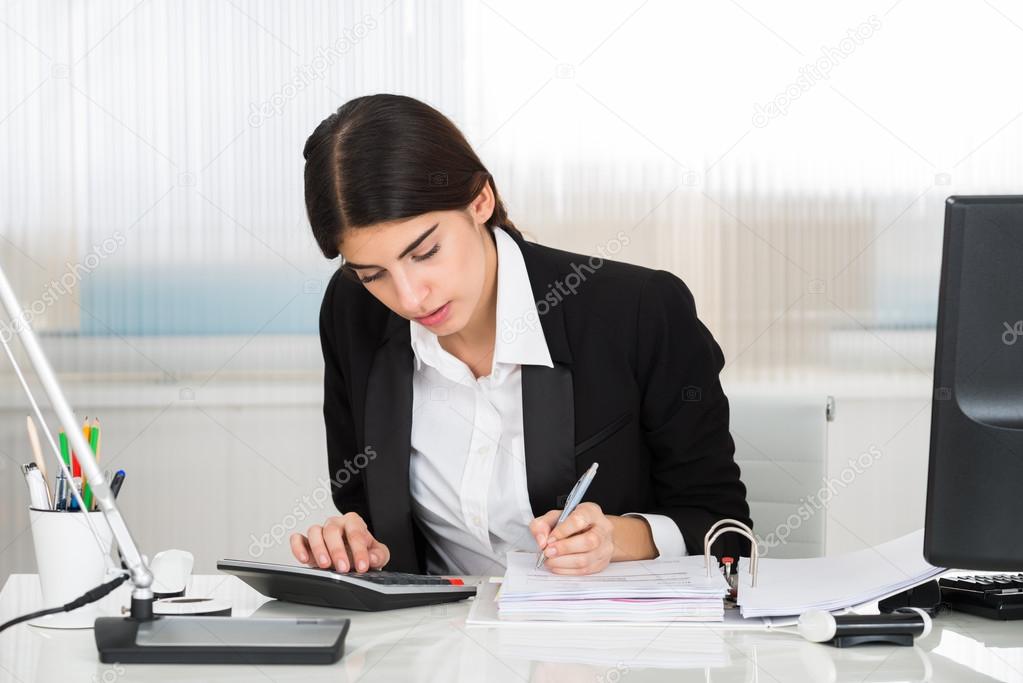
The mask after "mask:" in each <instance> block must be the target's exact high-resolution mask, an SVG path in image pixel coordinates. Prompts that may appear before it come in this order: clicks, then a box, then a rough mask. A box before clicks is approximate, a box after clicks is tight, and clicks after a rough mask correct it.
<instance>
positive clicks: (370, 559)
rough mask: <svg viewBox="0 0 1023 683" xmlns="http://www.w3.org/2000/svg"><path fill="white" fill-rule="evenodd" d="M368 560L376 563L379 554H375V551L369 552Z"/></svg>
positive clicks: (378, 560)
mask: <svg viewBox="0 0 1023 683" xmlns="http://www.w3.org/2000/svg"><path fill="white" fill-rule="evenodd" d="M369 561H370V562H372V563H373V564H378V563H379V562H380V556H379V555H377V554H376V553H370V554H369Z"/></svg>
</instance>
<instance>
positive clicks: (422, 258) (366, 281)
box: [359, 242, 440, 285]
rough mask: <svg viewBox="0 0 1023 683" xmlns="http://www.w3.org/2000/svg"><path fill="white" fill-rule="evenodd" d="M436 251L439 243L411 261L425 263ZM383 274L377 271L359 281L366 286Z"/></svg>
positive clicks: (438, 248)
mask: <svg viewBox="0 0 1023 683" xmlns="http://www.w3.org/2000/svg"><path fill="white" fill-rule="evenodd" d="M438 251H440V243H439V242H438V243H437V244H435V245H433V248H432V249H430V251H428V252H426V253H425V254H423V255H422V256H413V257H412V260H413V261H425V260H426V259H428V258H430V257H432V256H433V255H434V254H436V253H437V252H438ZM383 274H384V271H382V270H381V271H379V272H377V273H373V274H372V275H367V276H366V277H363V278H359V280H360V281H361V282H362V284H364V285H368V284H369V283H371V282H374V281H376V280H379V279H380V278H381V277H382V276H383Z"/></svg>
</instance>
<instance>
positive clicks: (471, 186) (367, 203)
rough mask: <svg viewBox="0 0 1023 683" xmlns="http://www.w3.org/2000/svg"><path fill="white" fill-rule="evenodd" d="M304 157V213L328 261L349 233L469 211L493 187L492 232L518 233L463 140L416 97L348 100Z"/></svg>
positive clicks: (312, 140)
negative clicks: (498, 228)
mask: <svg viewBox="0 0 1023 683" xmlns="http://www.w3.org/2000/svg"><path fill="white" fill-rule="evenodd" d="M302 154H303V156H304V157H305V204H306V211H307V213H308V215H309V223H310V225H311V226H312V229H313V235H314V236H315V237H316V242H317V244H319V246H320V250H321V251H322V252H323V255H324V256H326V257H327V258H330V259H332V258H335V257H336V256H338V253H339V252H338V245H339V243H340V238H341V235H342V233H343V232H344V231H345V230H348V229H350V228H359V227H365V226H368V225H374V224H376V223H383V222H388V221H394V220H400V219H402V218H410V217H412V216H418V215H421V214H424V213H428V212H430V211H447V210H451V209H464V208H466V207H468V206H469V204H470V202H472V200H473V199H475V198H476V196H477V195H478V194H479V193H480V191H481V190H482V189H483V187H484V185H485V184H486V183H488V182H489V183H490V189H491V190H492V191H493V193H494V198H495V200H496V203H495V206H494V213H493V215H492V216H491V217H490V220H488V221H487V223H486V225H487V227H488V228H490V229H491V230H493V229H494V227H495V226H498V225H499V226H501V227H503V228H505V229H507V230H508V231H509V232H513V233H515V234H517V235H518V234H519V232H518V230H517V229H516V228H515V226H514V225H513V224H512V222H511V221H510V220H509V218H508V213H507V211H505V208H504V204H503V203H502V202H501V197H500V195H499V194H498V193H497V186H496V185H495V184H494V178H493V176H491V175H490V172H489V171H487V169H486V167H484V166H483V163H482V162H481V161H480V159H479V157H478V156H476V153H475V152H474V151H473V149H472V147H470V146H469V143H468V142H467V141H466V139H465V136H464V135H462V133H461V131H459V130H458V128H457V127H455V125H454V124H453V123H452V122H451V121H450V120H449V119H448V118H447V117H446V116H444V115H443V114H441V113H440V112H439V111H437V110H436V109H434V108H433V107H431V106H430V105H428V104H426V103H424V102H420V101H419V100H416V99H413V98H411V97H405V96H402V95H389V94H380V95H367V96H365V97H357V98H355V99H353V100H350V101H348V102H346V103H345V104H343V105H342V106H341V107H340V108H339V109H338V110H337V111H336V112H334V113H333V114H331V115H330V116H328V117H327V118H326V119H324V120H323V122H322V123H320V125H318V126H317V127H316V130H315V131H313V134H312V135H310V136H309V139H308V140H306V143H305V149H304V150H303V152H302Z"/></svg>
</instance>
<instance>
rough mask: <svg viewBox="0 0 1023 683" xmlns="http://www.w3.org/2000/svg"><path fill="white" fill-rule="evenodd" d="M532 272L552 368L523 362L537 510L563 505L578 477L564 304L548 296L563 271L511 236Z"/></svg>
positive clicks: (526, 437)
mask: <svg viewBox="0 0 1023 683" xmlns="http://www.w3.org/2000/svg"><path fill="white" fill-rule="evenodd" d="M512 237H513V238H514V239H515V242H516V243H517V244H518V245H519V249H520V250H521V251H522V259H523V261H525V264H526V272H527V273H529V284H530V287H531V288H532V290H533V300H534V301H536V302H537V313H538V314H539V317H540V326H541V327H542V328H543V334H544V339H545V340H546V342H547V348H548V350H549V351H550V354H551V360H552V361H554V367H553V368H548V367H546V366H543V365H524V366H522V429H523V443H524V447H525V454H526V455H525V457H526V487H527V489H528V490H529V503H530V506H531V507H532V509H533V514H534V515H536V516H540V515H542V514H544V513H545V512H547V511H548V510H553V509H558V508H562V507H564V504H565V496H567V495H568V493H569V492H570V491H571V490H572V486H574V485H575V482H576V479H577V478H578V476H577V474H576V468H575V394H574V393H573V388H572V365H571V363H572V354H571V351H570V350H569V345H568V335H567V334H566V331H565V319H564V308H563V305H558V304H560V303H561V302H557V303H552V302H550V301H547V300H546V299H545V297H546V296H547V294H548V292H549V291H550V289H549V287H550V285H552V284H555V283H556V282H557V281H558V279H559V278H560V277H563V275H560V274H559V273H558V272H557V270H556V269H555V268H553V267H552V266H551V265H550V264H549V263H548V262H547V261H546V260H545V259H544V258H543V257H542V254H541V253H540V252H538V251H537V250H536V249H535V245H534V244H533V243H531V242H526V241H525V240H523V239H522V238H520V237H517V236H516V235H514V234H512Z"/></svg>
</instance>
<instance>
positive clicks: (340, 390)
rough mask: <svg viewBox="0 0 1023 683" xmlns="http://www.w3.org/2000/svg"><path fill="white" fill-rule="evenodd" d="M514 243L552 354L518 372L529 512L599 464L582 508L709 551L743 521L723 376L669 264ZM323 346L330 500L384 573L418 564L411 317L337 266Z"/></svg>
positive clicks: (551, 503)
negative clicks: (375, 552)
mask: <svg viewBox="0 0 1023 683" xmlns="http://www.w3.org/2000/svg"><path fill="white" fill-rule="evenodd" d="M515 241H516V243H517V244H518V246H519V248H520V249H521V250H522V256H523V259H524V260H525V264H526V270H527V272H528V274H529V281H530V284H531V286H532V290H533V295H534V298H535V300H536V301H537V309H538V312H539V313H540V314H541V315H540V322H541V326H542V328H543V333H544V336H545V337H546V340H547V346H548V348H549V350H550V355H551V359H552V360H553V361H554V367H553V368H547V367H544V366H531V365H527V366H523V367H522V403H523V430H524V442H525V455H526V479H527V486H528V489H529V501H530V503H531V505H532V508H533V513H534V514H535V515H541V514H543V513H545V512H547V511H548V510H551V509H554V508H560V507H562V505H563V502H564V499H565V496H566V495H567V494H568V492H569V491H570V490H571V489H572V486H573V485H574V484H575V482H576V480H577V479H578V478H579V477H580V476H581V475H582V473H583V472H584V471H585V470H586V469H587V468H588V467H589V466H590V465H591V464H592V463H593V462H599V463H600V471H599V472H598V474H597V476H596V478H595V479H594V480H593V483H592V484H591V486H590V489H589V491H588V492H587V494H586V497H585V500H588V501H593V502H595V503H597V504H598V505H600V507H601V508H602V509H603V511H604V512H605V513H606V514H623V513H626V512H644V513H656V514H661V515H666V516H668V517H670V518H671V519H673V520H674V521H675V523H676V524H678V527H679V529H680V530H681V531H682V536H683V538H684V539H685V543H686V548H687V549H688V552H689V553H690V554H694V555H695V554H702V553H703V537H704V534H705V533H706V532H707V529H708V528H709V527H710V525H711V524H713V523H714V522H715V521H717V520H719V519H722V518H726V517H731V518H735V519H738V520H740V521H743V522H745V523H746V524H749V525H751V526H752V520H751V519H750V517H749V506H748V505H747V503H746V487H745V486H744V485H743V483H742V481H740V479H739V467H738V466H737V465H736V464H735V459H734V453H735V444H734V442H733V441H732V437H731V435H730V434H729V432H728V399H727V398H726V397H725V394H724V392H723V391H722V389H721V384H720V382H719V380H718V373H719V372H720V370H721V368H722V367H723V365H724V356H723V354H722V352H721V349H720V347H719V346H718V344H717V343H716V342H715V341H714V338H713V336H712V335H711V333H710V332H709V331H708V330H707V328H706V327H704V325H703V323H701V322H700V321H699V320H698V319H697V316H696V307H695V305H694V302H693V296H692V294H691V293H690V292H689V289H688V288H687V287H686V285H685V284H684V283H683V282H682V281H681V280H680V279H679V278H677V277H676V276H674V275H672V274H671V273H668V272H665V271H661V270H651V269H649V268H643V267H640V266H635V265H630V264H626V263H619V262H614V261H609V260H603V261H601V260H600V258H599V257H588V256H583V255H580V254H573V253H570V252H567V251H561V250H558V249H552V248H550V247H545V246H541V245H539V244H536V243H533V242H527V241H525V240H523V239H521V238H519V237H517V236H516V237H515ZM571 289H574V290H575V293H574V294H572V293H571ZM320 340H321V344H322V348H323V359H324V363H325V370H324V401H323V416H324V419H325V421H326V429H327V459H328V464H329V467H330V476H331V478H332V481H333V485H332V493H333V499H334V503H335V505H336V506H337V509H338V510H339V511H341V512H357V513H359V514H360V515H362V517H363V518H364V519H365V520H366V522H367V524H368V525H369V528H370V530H371V532H372V533H373V535H374V536H376V538H378V539H379V540H380V541H381V542H383V543H385V544H387V546H388V547H389V549H390V551H391V562H390V564H389V565H388V568H390V569H393V570H395V571H412V572H422V571H425V562H424V557H425V544H426V541H425V538H424V537H423V535H422V533H421V532H420V531H419V528H418V526H417V524H416V523H415V520H414V519H413V512H412V504H411V494H410V493H409V458H410V451H411V445H410V438H411V437H410V435H411V429H412V373H413V363H414V358H413V353H412V349H411V346H410V342H409V321H408V320H406V319H404V318H402V317H401V316H398V315H397V314H395V313H393V312H392V311H390V309H388V308H387V307H386V306H384V305H383V304H382V303H380V302H379V301H377V300H376V299H375V298H374V297H373V296H372V295H371V294H370V293H369V292H368V291H366V289H365V288H364V287H363V285H362V284H361V283H359V282H356V281H354V280H353V279H351V278H347V277H343V276H342V273H341V271H340V270H339V271H338V272H337V273H335V275H334V277H333V278H332V279H331V281H330V284H329V285H328V287H327V291H326V294H325V295H324V298H323V306H322V308H321V311H320ZM712 550H713V552H714V554H715V555H717V556H718V557H721V556H724V555H731V556H733V557H734V556H739V555H743V556H748V554H749V542H748V541H746V540H745V539H744V538H743V537H741V536H739V535H738V534H726V535H724V536H722V537H721V538H719V539H718V540H717V542H716V543H715V546H714V548H712Z"/></svg>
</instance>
